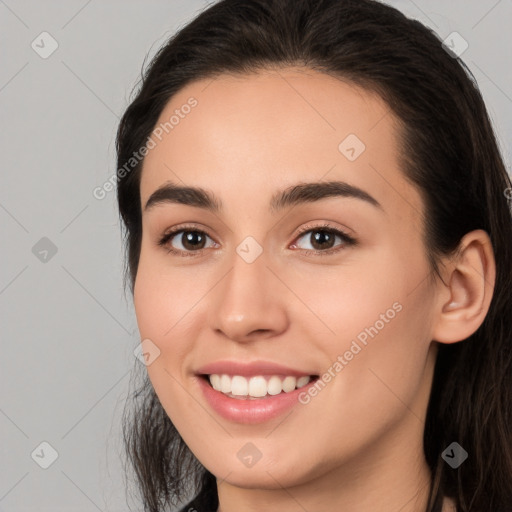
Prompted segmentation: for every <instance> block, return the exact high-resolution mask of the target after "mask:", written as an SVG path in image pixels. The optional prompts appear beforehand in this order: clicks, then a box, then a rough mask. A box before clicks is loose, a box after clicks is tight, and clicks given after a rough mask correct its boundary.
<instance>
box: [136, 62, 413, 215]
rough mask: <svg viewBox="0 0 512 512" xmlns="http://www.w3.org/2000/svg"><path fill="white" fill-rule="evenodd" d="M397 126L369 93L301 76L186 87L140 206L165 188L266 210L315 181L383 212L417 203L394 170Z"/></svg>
mask: <svg viewBox="0 0 512 512" xmlns="http://www.w3.org/2000/svg"><path fill="white" fill-rule="evenodd" d="M190 105H194V106H193V107H190ZM166 123H167V124H166ZM398 127H399V124H398V122H397V119H396V118H395V116H394V115H393V114H392V112H391V111H390V109H389V107H388V105H387V104H386V103H385V102H384V101H383V100H382V99H381V98H380V97H379V96H378V95H377V94H374V93H372V92H369V91H367V90H364V89H362V88H360V87H358V86H355V85H354V84H352V83H349V82H346V81H342V80H340V79H338V78H336V77H333V76H329V75H326V74H323V73H320V72H317V71H312V70H309V69H307V70H306V69H301V68H284V69H279V70H277V69H275V70H265V71H259V72H257V73H252V74H247V75H228V74H223V75H219V76H217V77H215V78H210V79H205V80H200V81H196V82H192V83H190V84H189V85H187V86H186V87H184V88H183V89H182V90H180V91H179V92H178V93H177V94H176V95H175V96H173V98H172V99H171V100H170V101H169V103H168V104H167V105H166V107H165V108H164V110H163V111H162V113H161V115H160V118H159V121H158V122H157V124H156V125H155V131H154V132H153V135H152V140H153V141H154V143H155V145H154V148H153V149H151V150H150V151H149V152H148V154H147V156H146V157H145V160H144V164H143V172H142V179H141V191H140V192H141V199H142V204H143V205H144V204H145V202H146V201H147V199H148V197H149V196H150V194H151V193H152V192H153V191H154V190H155V189H156V188H158V187H159V186H161V185H162V184H163V183H165V182H166V181H167V180H172V181H173V182H178V183H179V182H182V184H186V185H192V186H200V187H203V188H207V189H209V190H212V191H215V192H216V195H218V196H223V197H226V198H227V202H228V203H229V201H230V199H231V200H232V202H237V201H238V202H239V205H242V204H243V203H244V196H245V200H247V198H248V197H250V198H251V201H253V202H254V201H258V200H261V201H265V200H266V199H268V198H269V197H270V196H271V195H272V194H273V193H274V192H275V190H276V189H283V188H286V187H287V186H288V185H290V184H295V183H297V181H303V182H305V181H318V180H320V179H324V180H326V181H328V180H331V179H333V180H334V179H342V180H344V181H347V182H348V183H351V184H353V185H355V186H358V187H364V188H366V189H368V188H370V189H371V191H372V195H374V196H378V197H377V198H378V199H379V198H382V199H383V201H382V202H384V203H385V202H386V199H387V200H393V199H394V200H395V201H396V197H394V198H393V197H392V196H393V195H395V196H396V195H398V196H402V197H407V196H409V197H412V199H411V200H412V201H414V200H416V201H420V199H419V196H418V195H417V193H416V191H414V190H411V188H412V187H411V186H410V184H409V183H407V182H406V180H405V179H404V176H403V175H402V172H401V171H400V161H399V160H400V155H399V152H398V144H397V140H398V135H399V131H398V129H399V128H398ZM155 134H157V135H156V136H155ZM379 201H380V199H379ZM404 207H405V205H404Z"/></svg>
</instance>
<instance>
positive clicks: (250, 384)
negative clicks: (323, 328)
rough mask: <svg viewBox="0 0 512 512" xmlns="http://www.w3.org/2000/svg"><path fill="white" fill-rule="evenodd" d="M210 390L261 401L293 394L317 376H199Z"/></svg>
mask: <svg viewBox="0 0 512 512" xmlns="http://www.w3.org/2000/svg"><path fill="white" fill-rule="evenodd" d="M198 377H200V378H201V379H203V380H204V381H205V382H206V383H207V384H208V386H209V387H210V388H213V389H214V390H215V391H218V392H220V393H222V394H223V395H225V396H227V397H229V398H234V399H237V400H262V399H269V398H271V397H273V396H276V395H286V394H289V393H293V392H294V391H296V390H297V389H301V388H303V387H305V386H308V385H309V384H312V383H314V382H315V381H316V380H318V378H319V375H302V376H294V375H282V374H281V375H279V374H276V375H253V376H243V375H228V374H216V373H213V374H199V375H198Z"/></svg>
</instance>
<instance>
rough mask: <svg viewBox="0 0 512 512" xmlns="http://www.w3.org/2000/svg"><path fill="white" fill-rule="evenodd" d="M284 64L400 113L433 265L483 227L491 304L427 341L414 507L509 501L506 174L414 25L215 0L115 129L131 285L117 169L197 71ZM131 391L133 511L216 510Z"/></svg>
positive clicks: (126, 197)
mask: <svg viewBox="0 0 512 512" xmlns="http://www.w3.org/2000/svg"><path fill="white" fill-rule="evenodd" d="M288 65H294V66H297V65H300V66H304V67H309V68H311V69H315V70H319V71H321V72H324V73H327V74H330V75H332V76H335V77H340V78H342V79H344V80H346V81H350V82H352V83H354V84H356V85H359V86H362V87H364V88H365V89H367V90H369V91H373V92H377V93H378V94H379V95H380V96H381V97H382V98H383V99H384V100H385V101H386V102H387V104H388V106H389V108H390V109H391V111H392V112H393V113H394V114H395V115H396V116H397V118H398V119H399V120H400V122H401V124H402V133H401V136H400V140H399V144H400V149H401V152H400V157H401V163H402V171H403V173H404V175H405V176H406V178H407V179H409V180H410V181H411V182H412V183H413V184H414V185H415V186H416V187H417V188H418V190H419V191H420V193H421V195H422V197H423V200H424V202H425V206H426V211H427V215H426V220H425V233H424V235H425V246H426V247H427V251H428V256H429V259H430V261H431V265H432V269H433V270H436V265H437V262H438V260H439V257H440V256H442V255H449V254H451V253H452V252H453V251H454V249H455V248H456V247H457V245H458V243H459V241H460V240H461V238H462V236H463V235H464V234H466V233H467V232H469V231H471V230H474V229H484V230H485V231H487V233H488V234H489V235H490V238H491V241H492V244H493V248H494V252H495V258H496V265H497V277H496V285H495V289H494V295H493V299H492V302H491V306H490V310H489V312H488V314H487V316H486V318H485V320H484V322H483V324H482V325H481V327H480V328H479V329H478V330H477V331H476V332H475V333H474V334H473V335H472V336H471V337H470V338H468V339H467V340H464V341H462V342H460V343H455V344H451V345H440V347H439V352H438V356H437V362H436V368H435V374H434V379H433V385H432V392H431V398H430V402H429V405H428V410H427V418H426V423H425V431H424V451H425V456H426V460H427V463H428V465H429V467H430V469H431V472H432V485H431V489H430V499H429V503H428V507H427V511H426V512H431V511H433V510H435V509H436V508H439V504H440V503H441V500H442V498H443V496H449V497H452V498H453V499H454V501H455V503H456V505H457V511H458V512H469V511H476V512H480V511H490V510H492V511H503V512H505V510H511V508H509V507H510V506H511V504H512V334H511V333H512V249H511V247H512V222H511V214H510V209H509V205H508V204H507V198H506V190H507V189H508V190H509V192H510V191H511V190H512V188H511V181H510V177H509V176H508V175H507V172H506V168H505V165H504V163H503V159H502V156H501V154H500V151H499V149H498V145H497V142H496V138H495V134H494V132H493V129H492V126H491V123H490V121H489V117H488V114H487V111H486V108H485V105H484V101H483V99H482V96H481V94H480V92H479V90H478V86H477V84H476V81H475V79H474V77H473V75H472V74H471V72H470V71H469V69H468V68H467V67H466V66H465V64H464V63H463V61H462V60H461V59H460V58H458V57H457V56H456V55H454V54H453V53H451V52H450V51H449V50H448V49H446V47H445V46H444V45H443V44H442V41H441V40H440V39H439V38H438V36H437V35H436V34H435V33H434V32H432V31H431V30H430V29H428V28H426V27H425V26H424V25H422V24H421V23H419V22H418V21H415V20H412V19H409V18H407V17H406V16H404V15H403V14H402V13H401V12H399V11H398V10H396V9H394V8H392V7H390V6H387V5H384V4H381V3H380V2H377V1H374V0H221V1H219V2H217V3H215V4H213V5H211V6H210V7H209V8H208V9H206V10H205V11H204V12H202V13H201V14H199V15H198V16H197V17H196V18H195V19H194V20H193V21H192V22H190V23H189V24H187V25H186V26H185V27H184V28H182V29H181V30H180V31H179V32H178V33H177V34H175V35H174V36H173V37H172V38H171V39H170V40H169V41H168V42H167V44H165V45H164V46H163V47H162V48H161V49H160V51H159V52H158V53H157V55H156V56H155V57H154V58H153V59H152V61H151V63H150V65H149V67H148V68H147V69H146V71H145V72H144V74H143V77H142V82H141V84H140V87H139V89H138V91H137V93H136V96H135V98H134V99H133V101H132V102H131V104H130V105H129V106H128V108H127V110H126V112H125V113H124V115H123V117H122V119H121V122H120V125H119V129H118V133H117V155H118V156H117V158H118V160H117V163H118V169H120V170H121V169H122V168H123V167H124V169H125V172H120V171H119V172H118V188H117V192H118V203H119V211H120V216H121V219H122V222H123V223H124V228H125V230H124V233H125V242H126V251H127V268H126V276H127V277H128V279H129V280H130V285H131V291H132V292H133V285H134V281H135V277H136V274H137V267H138V261H139V253H140V246H141V236H142V225H141V205H140V190H139V184H140V173H141V162H138V163H137V165H134V167H133V168H132V169H130V170H129V172H127V171H126V162H128V161H130V158H131V157H132V154H133V153H134V152H137V151H139V149H140V148H141V147H142V146H144V144H145V143H146V141H147V139H148V137H149V136H150V135H151V132H152V130H153V129H154V127H155V124H156V122H157V120H158V118H159V116H160V114H161V112H162V110H163V108H164V107H165V105H166V104H167V103H168V102H169V100H170V99H171V98H172V97H173V95H174V94H176V93H177V92H178V91H179V90H180V89H182V88H183V87H184V86H185V85H187V84H189V83H190V82H193V81H195V80H199V79H203V78H208V77H214V76H216V75H219V74H222V73H225V72H229V73H248V72H252V71H257V70H258V69H261V68H271V67H281V66H288ZM126 276H125V278H126ZM132 398H133V400H132V401H131V402H129V403H128V404H127V408H126V409H125V424H124V436H125V442H126V449H127V454H128V457H129V460H130V462H131V463H132V466H133V469H134V470H135V474H136V477H137V482H138V484H139V489H140V492H141V494H142V497H143V501H144V506H145V510H150V511H162V510H165V509H166V507H167V506H168V505H169V504H174V503H177V502H178V500H180V499H182V498H183V496H185V495H186V494H187V493H190V492H192V494H197V495H198V496H199V498H200V500H202V501H198V502H197V503H202V504H203V505H204V507H205V508H206V507H210V509H211V510H216V506H217V494H216V487H215V477H214V475H212V474H211V473H209V472H208V471H207V470H206V469H205V468H204V467H203V466H202V465H201V464H200V463H199V462H198V461H197V460H196V459H195V457H194V456H193V454H192V453H191V452H190V450H189V449H188V448H187V446H186V445H185V443H184V442H183V440H182V438H181V436H180V434H179V433H178V432H177V430H176V429H175V428H174V426H173V424H172V422H171V421H170V419H169V418H168V416H167V415H166V413H165V411H164V410H163V408H162V406H161V404H160V402H159V400H158V398H157V397H156V395H155V393H154V390H153V388H152V386H151V383H150V381H149V380H148V378H147V375H146V376H145V377H144V381H143V383H142V385H141V387H140V388H139V389H138V390H137V391H136V392H135V393H134V394H133V397H132ZM453 441H456V442H457V443H459V444H460V445H461V446H462V447H463V448H464V449H465V450H466V451H467V452H468V454H469V457H468V459H467V460H466V461H465V462H464V463H463V464H462V465H460V466H459V467H458V468H457V469H452V468H451V467H450V466H448V465H447V464H446V463H445V461H444V460H443V458H442V457H441V454H442V452H443V450H445V448H446V447H447V446H449V445H450V444H451V443H452V442H453Z"/></svg>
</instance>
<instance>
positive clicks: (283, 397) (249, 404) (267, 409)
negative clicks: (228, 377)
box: [197, 377, 317, 424]
mask: <svg viewBox="0 0 512 512" xmlns="http://www.w3.org/2000/svg"><path fill="white" fill-rule="evenodd" d="M197 379H198V380H199V386H200V388H201V391H202V392H203V394H204V397H205V398H206V400H207V402H208V403H209V404H210V406H211V408H212V409H213V410H214V411H215V412H217V413H218V414H220V415H221V416H223V417H224V418H226V419H227V420H230V421H234V422H236V423H249V424H252V423H263V422H265V421H268V420H271V419H273V418H277V417H278V416H280V415H281V414H284V413H285V412H286V411H288V409H291V408H292V407H293V406H294V405H295V404H297V403H299V400H298V398H299V395H300V393H303V392H305V391H307V389H308V388H309V386H312V385H314V384H315V383H316V381H317V379H314V380H311V381H310V382H309V383H308V384H306V385H305V386H302V387H301V388H299V389H296V390H295V391H290V392H289V393H283V392H282V393H279V394H278V395H268V396H266V397H265V398H259V399H256V400H249V399H247V400H244V399H238V398H231V397H229V396H227V395H225V394H224V393H221V392H220V391H216V390H215V389H213V387H212V386H210V384H209V383H208V382H207V381H206V379H205V378H203V377H197Z"/></svg>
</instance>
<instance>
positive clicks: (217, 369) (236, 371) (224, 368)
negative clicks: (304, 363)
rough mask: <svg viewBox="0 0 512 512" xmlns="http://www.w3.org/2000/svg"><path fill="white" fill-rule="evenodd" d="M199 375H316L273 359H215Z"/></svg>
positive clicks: (198, 370) (200, 370) (204, 366)
mask: <svg viewBox="0 0 512 512" xmlns="http://www.w3.org/2000/svg"><path fill="white" fill-rule="evenodd" d="M196 373H197V374H199V375H212V374H217V375H222V374H226V375H241V376H245V377H249V376H253V375H293V376H295V377H302V376H306V375H307V376H309V375H316V374H315V373H313V372H308V371H301V370H297V369H295V368H289V367H288V366H283V365H281V364H277V363H273V362H271V361H252V362H241V361H228V360H226V361H215V362H213V363H208V364H205V365H203V366H201V367H200V368H198V369H197V371H196Z"/></svg>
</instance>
